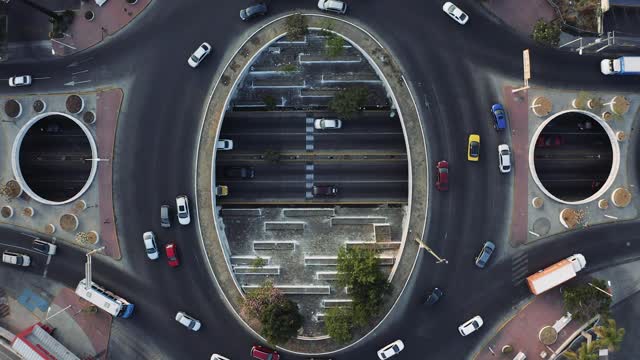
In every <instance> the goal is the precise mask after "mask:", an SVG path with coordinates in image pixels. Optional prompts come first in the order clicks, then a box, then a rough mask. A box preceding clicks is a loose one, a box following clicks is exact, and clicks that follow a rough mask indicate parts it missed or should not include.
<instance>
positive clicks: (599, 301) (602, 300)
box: [562, 279, 611, 321]
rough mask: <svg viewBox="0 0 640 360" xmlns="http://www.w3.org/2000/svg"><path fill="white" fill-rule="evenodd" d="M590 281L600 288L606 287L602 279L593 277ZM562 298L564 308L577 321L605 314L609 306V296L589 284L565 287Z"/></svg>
mask: <svg viewBox="0 0 640 360" xmlns="http://www.w3.org/2000/svg"><path fill="white" fill-rule="evenodd" d="M591 283H592V284H593V285H594V286H596V287H599V288H600V289H605V288H606V287H607V284H606V283H605V281H604V280H598V279H595V280H594V281H592V282H591ZM562 300H563V301H564V308H565V310H566V311H568V312H570V313H571V314H573V318H574V319H576V320H578V321H585V320H588V319H591V318H592V317H594V316H596V315H597V314H601V315H603V316H607V315H608V314H609V306H611V297H610V296H608V295H607V294H604V293H603V292H601V291H600V290H598V289H596V288H594V287H593V286H590V285H589V284H581V285H576V286H569V287H566V288H565V289H564V290H563V291H562Z"/></svg>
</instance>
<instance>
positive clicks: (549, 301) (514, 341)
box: [474, 289, 582, 360]
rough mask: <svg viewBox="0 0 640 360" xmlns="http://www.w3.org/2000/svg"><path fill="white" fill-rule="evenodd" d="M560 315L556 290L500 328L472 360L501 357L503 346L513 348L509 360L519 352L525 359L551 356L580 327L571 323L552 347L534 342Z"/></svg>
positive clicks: (528, 305)
mask: <svg viewBox="0 0 640 360" xmlns="http://www.w3.org/2000/svg"><path fill="white" fill-rule="evenodd" d="M564 315H565V312H564V310H563V308H562V296H561V295H560V292H559V291H558V289H553V290H550V291H548V292H546V293H544V294H542V295H538V296H536V297H535V298H534V299H533V300H532V301H531V302H530V303H529V304H527V305H526V306H525V307H524V308H523V309H522V310H520V311H519V312H518V313H517V314H516V315H515V316H514V317H512V318H511V319H508V320H507V321H506V322H505V323H504V324H503V325H501V327H500V328H499V330H498V332H497V333H496V334H495V335H494V336H493V338H492V339H491V340H490V341H489V342H488V343H486V344H484V346H483V347H482V349H481V350H480V352H479V353H478V354H476V356H475V357H474V359H476V360H490V359H491V360H494V359H495V358H496V357H497V356H500V355H501V354H500V351H501V349H502V347H503V346H505V345H511V346H513V353H511V354H509V356H508V358H509V359H511V358H513V357H514V356H515V355H516V354H517V353H518V352H519V351H521V352H523V353H524V354H525V355H526V356H527V359H539V358H541V356H540V355H541V354H542V353H543V352H544V353H546V354H547V355H546V356H547V357H546V358H548V357H549V356H550V355H551V354H552V350H556V349H557V348H558V347H559V346H561V345H562V343H564V342H565V340H567V339H568V338H570V337H571V335H572V334H573V333H574V332H575V331H576V330H577V329H579V328H580V326H581V325H582V323H579V322H577V321H575V320H572V321H570V322H569V323H568V324H567V325H566V327H564V329H562V330H561V331H559V332H558V339H557V340H556V342H555V343H554V344H552V345H551V346H549V347H547V346H545V345H544V344H542V343H541V342H540V340H538V333H539V332H540V330H541V329H542V328H543V327H545V326H553V325H554V323H555V322H556V321H557V320H559V319H560V318H561V317H563V316H564ZM489 348H491V350H493V352H494V353H495V354H493V353H492V352H491V350H489Z"/></svg>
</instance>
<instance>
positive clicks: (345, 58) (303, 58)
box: [298, 54, 362, 64]
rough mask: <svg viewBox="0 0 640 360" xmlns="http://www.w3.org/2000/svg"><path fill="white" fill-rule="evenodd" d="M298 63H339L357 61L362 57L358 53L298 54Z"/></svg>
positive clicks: (360, 60)
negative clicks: (337, 54)
mask: <svg viewBox="0 0 640 360" xmlns="http://www.w3.org/2000/svg"><path fill="white" fill-rule="evenodd" d="M298 62H299V63H300V64H341V63H359V62H362V57H360V56H358V55H342V56H334V57H331V56H329V55H308V54H300V55H298Z"/></svg>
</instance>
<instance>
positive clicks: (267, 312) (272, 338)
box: [260, 299, 302, 344]
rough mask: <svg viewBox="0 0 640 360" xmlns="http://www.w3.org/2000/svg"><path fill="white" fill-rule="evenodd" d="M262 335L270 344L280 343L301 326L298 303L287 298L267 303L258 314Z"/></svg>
mask: <svg viewBox="0 0 640 360" xmlns="http://www.w3.org/2000/svg"><path fill="white" fill-rule="evenodd" d="M260 322H261V323H262V335H264V337H265V338H266V339H267V340H268V341H269V342H270V343H272V344H282V343H284V342H286V341H287V340H289V339H290V338H292V337H293V336H295V335H296V333H297V331H298V329H299V328H300V327H301V326H302V315H300V312H299V311H298V305H296V303H294V302H293V301H291V300H289V299H285V300H284V301H283V302H279V303H271V304H269V305H268V306H267V307H266V308H265V309H264V311H263V312H262V314H261V315H260Z"/></svg>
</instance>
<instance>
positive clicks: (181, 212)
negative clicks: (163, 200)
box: [176, 195, 191, 225]
mask: <svg viewBox="0 0 640 360" xmlns="http://www.w3.org/2000/svg"><path fill="white" fill-rule="evenodd" d="M176 207H177V208H178V222H179V223H180V225H189V223H190V222H191V216H189V199H188V198H187V195H178V197H176Z"/></svg>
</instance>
